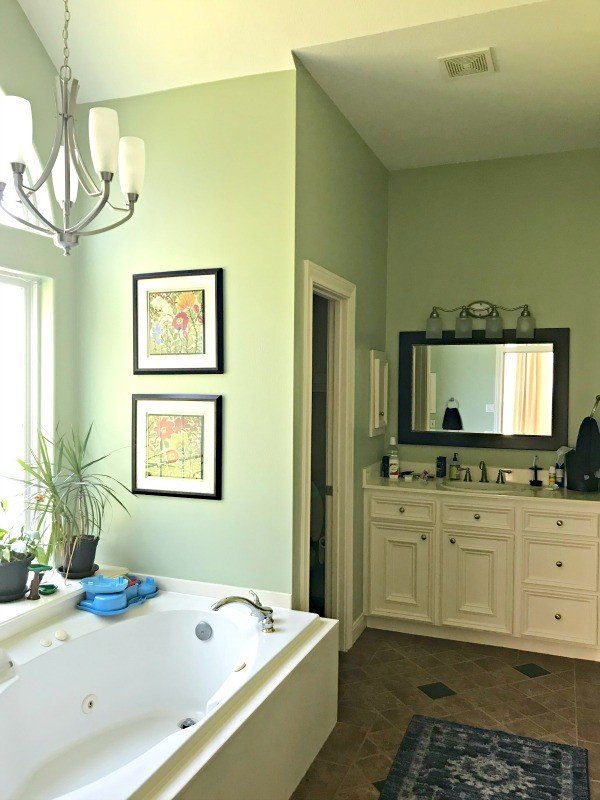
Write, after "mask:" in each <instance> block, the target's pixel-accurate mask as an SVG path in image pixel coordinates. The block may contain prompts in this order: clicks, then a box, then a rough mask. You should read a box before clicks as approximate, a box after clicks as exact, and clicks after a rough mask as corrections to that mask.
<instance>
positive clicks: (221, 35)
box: [19, 0, 542, 102]
mask: <svg viewBox="0 0 600 800" xmlns="http://www.w3.org/2000/svg"><path fill="white" fill-rule="evenodd" d="M541 1H542V0H530V2H534V3H537V2H541ZM19 2H20V4H21V6H22V8H23V9H24V11H25V13H26V14H27V16H28V18H29V20H30V22H31V24H32V25H33V28H34V29H35V30H36V32H37V34H38V36H39V37H40V39H41V41H42V43H43V45H44V47H45V48H46V50H47V51H48V53H49V54H50V56H51V58H52V59H53V61H54V63H55V64H56V65H59V64H60V62H61V59H62V40H61V31H62V15H63V3H62V0H19ZM522 2H523V0H325V1H324V0H170V2H165V0H72V1H71V35H70V47H71V64H72V66H73V72H74V74H75V75H76V76H77V77H78V78H79V81H80V83H81V93H80V98H81V99H82V100H83V101H90V102H93V101H98V100H105V99H108V98H114V97H127V96H129V95H136V94H145V93H147V92H155V91H160V90H163V89H172V88H173V87H176V86H187V85H191V84H195V83H206V82H208V81H216V80H223V79H225V78H233V77H237V76H240V75H252V74H258V73H262V72H273V71H278V70H285V69H291V68H292V67H293V62H292V57H291V51H292V50H293V49H295V48H303V47H307V46H311V45H316V44H322V43H324V42H334V41H340V40H344V39H350V38H354V37H358V36H367V35H371V34H376V33H381V32H382V31H391V30H394V29H397V28H406V27H410V26H415V25H423V24H425V23H430V22H435V21H437V20H444V19H450V18H452V17H461V16H465V15H470V14H477V13H481V12H486V11H490V10H492V9H497V8H503V7H512V6H518V5H520V4H521V3H522Z"/></svg>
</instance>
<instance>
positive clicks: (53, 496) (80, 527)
mask: <svg viewBox="0 0 600 800" xmlns="http://www.w3.org/2000/svg"><path fill="white" fill-rule="evenodd" d="M91 432H92V426H91V425H90V427H89V428H88V430H87V432H86V434H85V435H84V436H81V435H80V434H79V433H78V432H76V431H71V433H70V434H69V435H64V434H61V433H60V432H59V430H58V429H57V431H56V436H55V438H54V440H52V439H49V438H47V437H46V436H44V434H42V433H39V434H38V449H37V452H36V453H33V452H32V453H31V460H30V462H29V463H27V462H25V461H21V460H20V461H19V464H20V465H21V467H22V468H23V469H24V470H25V473H26V475H27V477H26V479H25V483H26V484H27V486H28V488H29V492H30V497H31V501H30V502H31V510H32V512H33V516H34V520H35V530H36V531H37V532H38V533H40V534H42V533H43V534H45V536H46V537H47V539H46V542H47V543H46V552H45V561H46V563H49V561H50V559H51V558H52V559H53V561H54V564H55V566H57V567H58V568H59V570H60V571H61V572H62V573H63V574H64V575H65V577H70V578H84V577H87V576H89V575H92V574H93V573H94V558H95V556H96V547H97V546H98V539H99V537H100V534H101V532H102V526H103V523H104V519H105V514H106V512H107V510H108V509H109V508H111V507H112V505H113V504H117V505H118V506H120V507H121V508H122V509H124V510H125V511H127V508H126V506H125V504H124V503H123V501H122V499H121V497H120V496H119V495H120V494H121V491H124V492H129V490H128V489H127V487H126V486H125V485H124V484H123V483H121V482H120V481H118V480H117V479H116V478H113V477H112V476H111V475H108V474H106V473H104V472H101V471H99V465H100V464H101V463H102V462H104V461H105V460H106V459H107V458H108V457H109V456H110V455H111V454H110V453H106V454H105V455H102V456H100V457H98V458H90V456H89V454H88V444H89V440H90V435H91ZM127 513H129V512H127Z"/></svg>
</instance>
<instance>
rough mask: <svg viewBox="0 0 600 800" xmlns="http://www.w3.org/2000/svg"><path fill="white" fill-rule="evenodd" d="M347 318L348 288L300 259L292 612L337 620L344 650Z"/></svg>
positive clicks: (349, 542)
mask: <svg viewBox="0 0 600 800" xmlns="http://www.w3.org/2000/svg"><path fill="white" fill-rule="evenodd" d="M355 314H356V287H355V285H354V284H353V283H350V282H349V281H346V280H345V279H344V278H341V277H340V276H339V275H335V274H334V273H333V272H329V271H328V270H326V269H323V268H322V267H319V266H317V265H316V264H313V263H312V262H310V261H305V262H304V290H303V309H302V322H303V335H302V451H301V462H302V467H301V502H300V525H299V536H300V547H299V561H300V563H299V568H298V574H299V588H300V608H301V609H302V610H305V611H309V610H310V611H313V612H315V613H318V614H321V615H326V616H329V617H333V618H334V619H338V620H339V621H340V647H341V649H344V650H345V649H348V648H349V647H351V645H352V629H353V619H352V605H353V582H352V574H353V573H352V563H353V557H352V556H353V537H354V530H353V527H354V524H353V523H354V520H353V505H354V349H355V343H354V338H355ZM359 591H360V592H361V593H362V589H359ZM361 596H362V595H361Z"/></svg>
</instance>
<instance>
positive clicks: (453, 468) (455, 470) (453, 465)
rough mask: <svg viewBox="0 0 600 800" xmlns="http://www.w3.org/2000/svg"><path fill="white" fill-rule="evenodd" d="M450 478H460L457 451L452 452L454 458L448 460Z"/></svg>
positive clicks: (454, 479) (455, 479)
mask: <svg viewBox="0 0 600 800" xmlns="http://www.w3.org/2000/svg"><path fill="white" fill-rule="evenodd" d="M449 477H450V480H451V481H458V480H460V461H459V460H458V453H454V458H453V459H452V461H451V462H450V475H449Z"/></svg>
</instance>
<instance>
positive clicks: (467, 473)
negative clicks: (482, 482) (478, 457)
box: [460, 467, 473, 483]
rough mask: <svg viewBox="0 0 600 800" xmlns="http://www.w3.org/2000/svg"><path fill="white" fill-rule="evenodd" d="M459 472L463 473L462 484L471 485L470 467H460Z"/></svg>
mask: <svg viewBox="0 0 600 800" xmlns="http://www.w3.org/2000/svg"><path fill="white" fill-rule="evenodd" d="M460 471H461V472H464V473H465V477H464V478H463V483H471V482H472V481H473V478H472V477H471V467H461V468H460Z"/></svg>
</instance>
